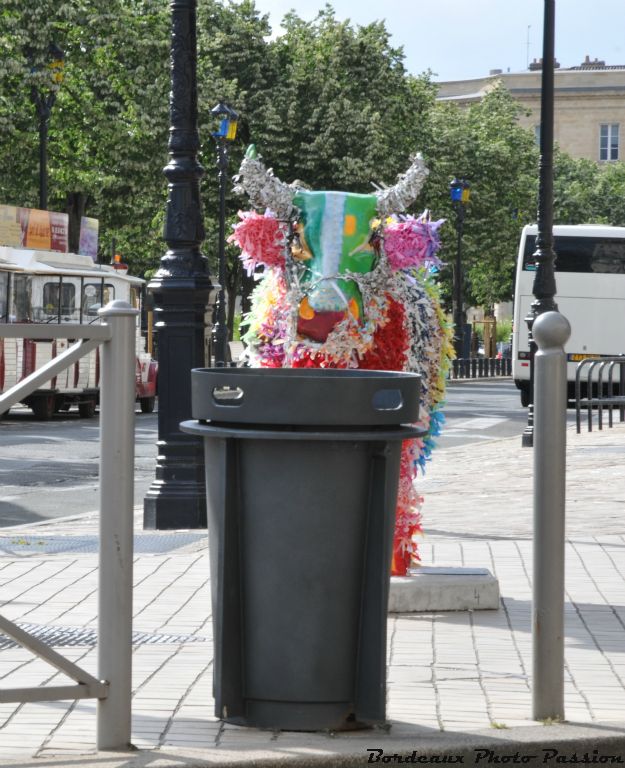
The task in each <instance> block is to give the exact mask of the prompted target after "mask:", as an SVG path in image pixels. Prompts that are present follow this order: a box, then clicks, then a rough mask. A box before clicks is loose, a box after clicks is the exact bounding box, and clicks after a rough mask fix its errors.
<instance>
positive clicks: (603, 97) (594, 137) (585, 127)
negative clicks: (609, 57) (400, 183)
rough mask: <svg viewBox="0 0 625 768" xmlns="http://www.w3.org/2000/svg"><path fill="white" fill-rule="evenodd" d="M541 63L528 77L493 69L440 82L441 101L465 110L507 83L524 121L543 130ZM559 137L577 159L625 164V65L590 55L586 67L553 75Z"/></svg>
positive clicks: (529, 71)
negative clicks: (524, 111) (524, 109)
mask: <svg viewBox="0 0 625 768" xmlns="http://www.w3.org/2000/svg"><path fill="white" fill-rule="evenodd" d="M541 69H542V62H541V61H536V60H534V62H532V64H530V66H529V69H528V70H527V71H525V72H514V73H512V72H503V71H501V70H492V71H491V73H490V74H489V75H488V76H487V77H481V78H476V79H472V80H454V81H449V82H441V83H437V85H438V86H439V91H438V99H439V101H451V102H455V103H457V104H459V105H461V106H466V105H468V104H471V103H472V102H475V101H479V100H480V99H482V98H483V97H484V95H485V94H486V93H488V92H489V91H490V90H492V89H493V88H494V87H496V85H497V84H498V83H500V84H502V85H503V86H504V87H505V88H507V89H508V91H509V92H510V93H511V94H512V96H514V98H515V99H517V101H519V102H520V103H521V104H522V105H523V106H524V107H527V111H528V114H527V115H525V114H523V115H521V117H520V122H521V124H522V125H525V126H527V127H529V128H533V129H534V132H535V134H536V137H537V140H538V137H539V130H540V127H539V126H540V85H541ZM554 136H555V140H556V142H557V143H558V144H559V146H560V147H561V148H562V149H563V150H564V151H565V152H568V153H569V154H570V155H572V156H573V157H586V158H589V159H590V160H597V161H599V162H613V161H615V160H625V64H623V65H618V66H614V65H606V63H605V62H604V61H598V60H597V59H594V60H593V61H591V60H590V57H588V56H586V59H585V61H584V62H582V64H580V65H579V66H577V67H570V68H569V69H561V68H560V65H559V64H557V63H556V71H555V73H554Z"/></svg>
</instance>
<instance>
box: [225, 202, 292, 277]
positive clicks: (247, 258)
mask: <svg viewBox="0 0 625 768" xmlns="http://www.w3.org/2000/svg"><path fill="white" fill-rule="evenodd" d="M239 218H240V219H241V222H240V223H239V224H235V225H234V232H233V234H232V235H230V237H229V238H228V242H229V243H236V245H238V246H239V248H240V249H241V257H240V258H241V261H242V262H243V267H244V268H245V271H246V272H247V274H248V275H251V274H252V273H253V272H254V270H255V269H256V267H258V266H259V265H261V264H262V265H264V266H265V267H278V268H279V269H284V266H285V261H284V244H285V242H286V234H287V229H286V226H285V225H284V224H283V223H282V222H280V221H278V219H276V218H275V216H272V215H271V214H268V213H266V214H265V215H264V216H261V215H260V214H259V213H256V211H239Z"/></svg>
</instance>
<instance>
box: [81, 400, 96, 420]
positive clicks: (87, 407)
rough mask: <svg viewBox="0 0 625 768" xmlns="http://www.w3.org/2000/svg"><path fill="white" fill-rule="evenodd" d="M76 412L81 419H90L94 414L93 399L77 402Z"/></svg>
mask: <svg viewBox="0 0 625 768" xmlns="http://www.w3.org/2000/svg"><path fill="white" fill-rule="evenodd" d="M78 413H79V414H80V417H81V418H82V419H92V418H93V417H94V416H95V399H94V398H91V399H90V400H85V401H84V402H82V403H78Z"/></svg>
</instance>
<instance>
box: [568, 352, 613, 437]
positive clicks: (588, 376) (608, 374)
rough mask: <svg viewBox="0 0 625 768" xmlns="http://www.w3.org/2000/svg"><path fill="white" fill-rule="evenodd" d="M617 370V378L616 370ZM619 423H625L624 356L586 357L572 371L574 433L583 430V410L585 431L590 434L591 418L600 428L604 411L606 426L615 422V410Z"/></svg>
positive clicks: (601, 427)
mask: <svg viewBox="0 0 625 768" xmlns="http://www.w3.org/2000/svg"><path fill="white" fill-rule="evenodd" d="M617 368H618V376H615V370H616V369H617ZM615 409H616V410H618V413H619V421H625V356H620V357H603V358H587V359H586V360H582V361H581V362H580V363H579V364H578V366H577V369H576V371H575V423H576V425H577V432H578V433H579V432H580V431H581V428H582V410H585V411H586V418H587V426H588V431H589V432H592V426H593V419H594V416H595V415H596V416H597V427H598V429H603V420H604V419H603V417H604V413H603V412H604V411H607V414H608V426H609V427H611V426H612V425H613V423H614V410H615Z"/></svg>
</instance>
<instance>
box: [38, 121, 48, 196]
mask: <svg viewBox="0 0 625 768" xmlns="http://www.w3.org/2000/svg"><path fill="white" fill-rule="evenodd" d="M39 209H40V210H42V211H47V210H48V118H47V117H43V116H42V115H39Z"/></svg>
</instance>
